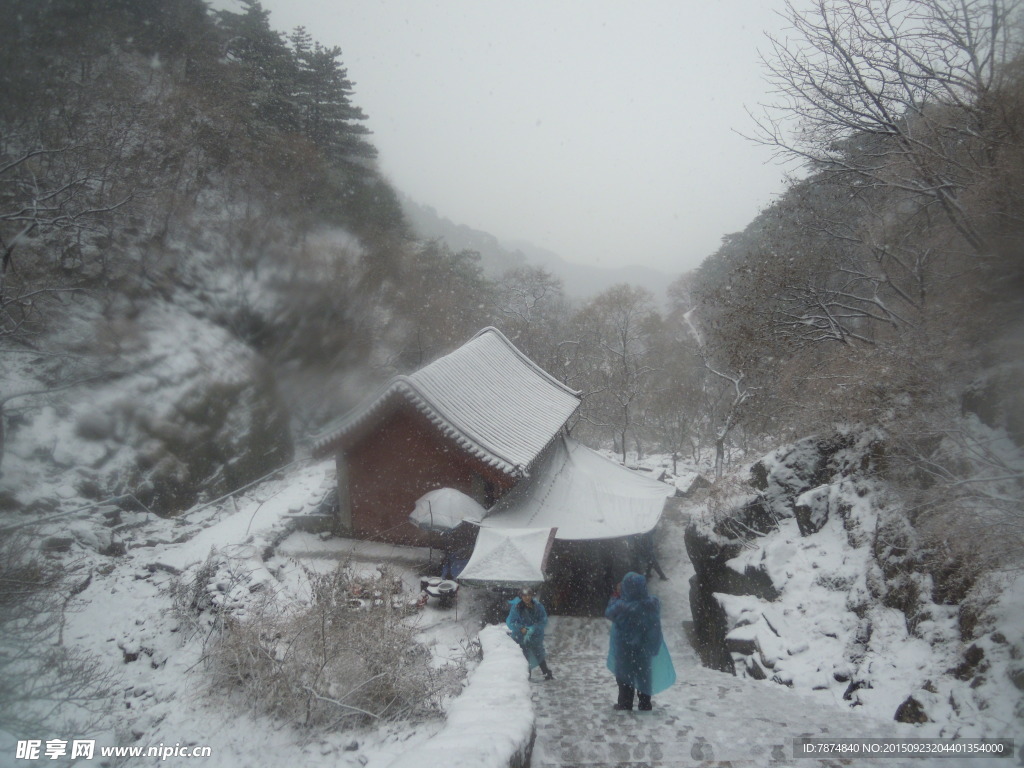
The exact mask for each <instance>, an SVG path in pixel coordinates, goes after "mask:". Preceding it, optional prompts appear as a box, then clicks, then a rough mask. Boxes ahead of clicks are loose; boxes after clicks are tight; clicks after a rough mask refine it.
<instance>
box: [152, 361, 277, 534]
mask: <svg viewBox="0 0 1024 768" xmlns="http://www.w3.org/2000/svg"><path fill="white" fill-rule="evenodd" d="M247 372H248V376H247V377H235V378H234V379H233V380H231V381H222V380H216V379H212V380H211V379H206V378H203V379H198V380H196V381H194V382H193V383H192V385H191V386H190V387H189V388H188V389H187V390H186V391H185V392H184V393H183V394H182V395H181V396H180V397H179V398H178V399H177V401H175V402H174V404H173V407H172V408H171V409H167V410H165V411H163V412H162V413H161V414H160V415H159V416H151V415H149V414H146V413H140V414H139V415H138V421H137V424H138V428H139V432H140V433H141V444H140V446H139V449H138V452H137V468H138V475H139V480H140V482H139V485H138V486H137V488H138V490H137V492H136V495H137V496H139V498H140V500H141V501H142V502H143V503H144V504H146V505H147V506H148V507H149V508H150V509H151V510H152V511H154V512H157V513H158V514H173V513H174V512H176V511H178V510H181V509H185V508H187V507H189V506H191V505H192V504H194V503H195V502H196V500H197V499H198V497H199V494H200V493H201V492H205V493H206V494H207V495H209V496H217V495H220V494H223V493H227V492H228V491H230V490H232V489H234V488H238V487H240V486H242V485H245V484H246V483H248V482H251V481H253V480H256V479H258V478H259V477H262V476H263V475H265V474H267V473H268V472H270V471H271V470H273V469H274V468H276V467H279V466H281V465H282V464H285V463H287V462H288V461H290V460H291V457H292V453H293V446H292V441H291V434H290V430H289V427H288V413H287V410H286V408H285V406H284V404H283V401H282V400H281V398H280V396H279V394H278V392H277V388H276V385H275V382H274V379H273V376H272V375H271V374H270V371H269V370H268V369H267V367H266V365H265V364H264V363H262V361H260V360H259V359H258V358H254V359H253V360H252V361H251V362H250V363H249V365H248V370H247Z"/></svg>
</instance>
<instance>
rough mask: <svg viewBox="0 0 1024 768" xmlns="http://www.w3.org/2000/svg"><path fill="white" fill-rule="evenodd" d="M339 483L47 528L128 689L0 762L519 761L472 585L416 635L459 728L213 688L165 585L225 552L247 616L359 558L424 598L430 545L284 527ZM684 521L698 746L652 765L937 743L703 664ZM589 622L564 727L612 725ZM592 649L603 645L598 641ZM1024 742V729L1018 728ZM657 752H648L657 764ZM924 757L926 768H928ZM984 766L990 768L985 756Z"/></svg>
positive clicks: (664, 594) (542, 753)
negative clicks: (181, 748)
mask: <svg viewBox="0 0 1024 768" xmlns="http://www.w3.org/2000/svg"><path fill="white" fill-rule="evenodd" d="M332 482H333V467H332V464H331V462H308V461H304V462H297V463H296V464H295V465H294V466H293V467H291V468H290V469H289V470H288V471H287V472H286V473H282V475H281V476H278V477H277V478H275V479H271V480H269V481H267V482H265V483H263V484H261V485H259V486H256V487H254V488H252V489H250V490H248V491H246V492H244V493H242V494H240V495H239V496H238V497H232V498H230V499H227V500H224V501H223V502H220V503H219V504H216V505H212V506H210V507H206V508H200V509H197V510H195V511H193V512H192V513H189V514H187V515H185V516H184V517H183V518H180V519H175V520H165V519H159V518H156V517H153V516H148V515H142V514H126V515H125V522H124V523H123V524H122V526H121V527H118V528H115V529H114V533H113V537H114V538H115V539H120V540H121V541H122V542H123V543H125V545H126V546H127V552H126V554H124V555H122V556H120V557H116V558H111V557H106V556H102V555H99V554H97V553H96V551H95V547H96V545H97V542H98V541H99V542H100V543H102V540H103V538H104V536H103V531H105V530H107V531H108V534H107V535H109V530H108V529H107V528H106V527H105V526H103V525H102V520H97V519H96V516H95V514H93V513H91V512H89V511H86V512H82V513H79V514H74V515H69V516H68V517H67V518H64V519H59V520H56V521H52V522H51V523H48V524H47V525H46V526H43V528H44V529H47V530H48V531H49V533H50V534H51V535H52V534H54V533H57V532H62V531H63V532H69V531H70V532H71V534H72V535H73V536H74V538H75V542H74V544H73V545H72V550H71V552H68V553H64V554H62V555H59V556H60V557H62V558H63V559H64V560H65V562H66V563H68V564H69V567H70V568H71V569H72V571H73V572H74V573H75V574H77V575H78V578H77V579H76V580H77V581H81V580H82V579H84V578H85V577H86V576H87V575H88V576H90V577H91V580H90V581H89V582H88V586H87V587H86V588H85V589H84V591H82V592H81V593H80V594H78V595H76V596H75V597H74V598H73V599H72V600H71V601H70V603H69V611H68V613H67V616H66V618H65V624H64V629H63V638H64V642H65V643H67V644H69V645H73V646H75V647H77V648H81V649H83V650H87V651H89V652H91V653H93V654H95V656H96V657H97V658H98V659H99V660H100V662H101V664H102V665H104V667H106V668H107V669H109V670H111V671H112V672H114V673H116V674H117V675H118V676H119V678H120V682H119V684H118V686H117V689H116V692H115V695H114V696H113V697H112V699H111V700H110V701H109V702H108V707H109V710H108V712H109V715H110V718H109V720H108V722H107V724H106V726H105V728H104V729H103V730H102V731H99V730H97V731H92V732H89V733H71V732H63V731H61V729H60V726H55V727H54V729H53V731H52V732H45V733H9V732H2V731H3V728H2V724H0V765H30V764H32V762H31V761H27V760H19V759H16V758H15V757H14V756H15V754H16V748H17V747H16V742H17V741H19V740H26V739H38V740H41V741H42V742H43V743H44V744H45V742H46V740H48V739H67V740H71V739H77V738H86V739H96V740H97V743H98V745H111V746H113V745H124V746H127V745H144V746H155V745H166V746H173V745H178V744H180V745H192V746H208V747H210V748H211V750H212V754H211V756H210V757H208V758H204V759H202V760H201V761H200V763H201V764H203V765H208V766H224V767H225V768H234V767H235V766H264V765H265V766H270V765H334V766H371V768H378V767H379V768H385V766H391V765H396V766H403V768H404V767H405V766H411V765H416V766H429V765H438V766H442V765H443V766H460V765H466V766H470V765H473V766H484V767H486V766H492V765H493V766H495V767H496V768H497V767H499V766H503V765H505V764H507V763H506V760H507V756H508V753H509V751H510V750H511V751H514V750H515V749H516V748H518V747H520V746H521V745H522V743H523V742H524V741H525V740H526V739H527V734H528V731H529V724H530V722H531V719H532V717H533V707H534V704H533V702H531V697H530V694H529V692H530V691H531V690H532V691H533V692H534V696H533V699H534V701H536V697H537V696H539V695H541V694H540V692H539V689H538V686H537V685H532V686H531V684H529V683H527V681H526V677H525V664H524V662H523V659H522V656H521V655H520V654H519V652H518V649H517V648H516V647H515V646H514V645H510V641H507V639H506V638H505V637H504V635H503V633H502V632H501V630H500V628H498V629H497V630H488V631H487V633H484V635H483V637H482V638H480V639H481V640H482V643H483V646H484V650H485V655H484V658H483V661H482V662H479V663H477V662H475V661H474V641H475V640H476V639H477V635H478V631H479V628H480V618H481V616H482V613H483V611H482V605H483V602H484V600H485V595H484V594H483V593H482V592H481V591H480V590H477V589H473V588H463V590H462V594H461V595H460V601H459V605H458V611H457V612H456V610H454V609H441V608H438V607H437V606H435V605H427V606H426V607H425V608H424V609H423V610H422V612H420V613H419V615H418V621H419V629H420V638H421V639H422V640H423V642H425V643H426V644H427V645H428V646H429V647H430V648H431V651H432V654H433V658H434V662H435V664H437V665H443V664H445V663H446V662H449V661H456V662H458V661H465V660H468V666H469V669H470V675H469V678H468V681H467V686H466V688H465V689H464V691H463V693H462V695H460V696H458V697H457V698H455V699H453V700H451V701H449V702H448V705H447V714H448V722H447V723H445V722H442V721H441V720H425V721H421V722H415V723H401V724H388V725H385V726H383V727H381V728H379V729H371V730H365V729H364V730H360V731H355V732H353V731H338V732H329V733H317V734H315V735H311V734H309V733H305V732H300V731H297V730H294V729H292V728H290V727H288V726H284V725H282V724H280V723H277V722H273V721H271V720H270V719H268V718H265V717H260V716H256V715H253V714H252V713H251V712H248V711H245V710H243V709H241V708H239V707H236V706H235V705H234V703H233V702H232V701H231V700H230V699H228V698H226V697H224V696H219V695H216V694H211V692H209V691H208V690H207V687H206V685H205V683H206V675H205V673H204V666H203V652H204V645H203V638H202V637H201V636H196V635H192V634H190V633H189V632H188V631H187V630H188V628H187V627H184V626H182V625H181V623H180V621H179V619H178V618H176V616H175V614H174V613H173V612H172V610H171V608H172V605H171V597H170V594H169V587H170V584H171V582H172V581H173V580H174V579H175V573H186V574H187V573H188V572H189V569H194V568H197V567H198V566H199V565H201V564H202V563H203V562H204V561H205V560H206V558H207V557H208V556H209V555H210V553H211V551H212V550H215V551H216V552H217V553H218V561H217V562H218V563H219V564H220V566H219V567H220V568H221V570H222V572H223V574H224V580H223V589H218V590H217V592H216V594H214V595H213V597H214V598H215V599H216V600H220V601H223V602H224V603H226V604H234V605H235V607H236V608H244V605H245V601H246V599H247V595H248V593H249V585H252V584H256V583H260V582H263V583H266V584H272V585H275V586H276V587H278V588H280V589H282V590H285V591H287V590H292V591H293V592H294V593H295V594H296V595H299V596H300V597H301V591H302V589H303V578H302V566H305V567H306V568H309V569H312V570H324V569H327V568H330V567H333V566H335V565H336V564H337V563H339V562H342V561H346V560H349V561H351V562H352V563H353V565H354V567H357V568H364V569H366V570H368V571H374V570H375V569H376V568H377V566H378V564H380V563H384V562H388V563H392V564H394V566H395V567H397V568H398V569H399V572H400V573H401V575H402V578H403V580H404V581H405V583H406V584H407V585H408V587H409V593H410V594H411V595H415V593H416V590H417V588H418V578H417V575H416V568H417V566H418V564H420V563H422V561H423V560H424V559H425V558H429V557H430V553H429V552H427V551H424V550H410V549H407V548H397V547H389V546H385V545H379V544H370V543H366V542H354V541H348V540H340V539H324V538H323V537H320V536H317V535H313V534H307V533H292V534H290V535H286V533H287V530H288V521H289V518H295V517H298V516H301V515H303V514H306V513H308V512H310V511H312V510H313V509H314V508H315V507H316V505H317V504H318V503H319V502H320V500H321V499H322V497H323V495H324V493H325V491H326V489H327V488H329V487H330V485H331V483H332ZM72 501H73V500H72ZM69 506H71V505H70V504H69ZM685 514H688V510H687V509H686V508H685V507H683V508H682V509H681V510H680V511H677V512H676V513H674V515H676V517H675V522H671V521H670V525H669V526H668V530H667V531H666V533H667V535H666V537H665V538H664V543H663V545H662V549H661V560H662V564H663V566H664V567H665V568H666V570H667V571H668V572H669V574H670V576H671V577H672V578H671V580H670V581H668V582H658V581H655V582H654V585H655V589H656V591H657V592H658V594H660V596H661V598H662V600H663V603H664V605H665V614H666V627H667V628H668V634H669V638H670V640H671V642H672V644H673V653H674V657H675V659H676V665H677V670H678V672H679V683H677V685H676V686H675V687H674V688H673V689H670V691H667V692H666V693H664V694H662V695H661V696H660V697H658V698H657V700H656V701H657V704H658V705H659V707H660V708H662V709H663V710H664V711H671V712H672V713H673V714H674V715H675V716H676V718H677V720H676V721H674V723H673V725H675V724H682V725H684V726H685V727H686V728H687V729H689V730H688V731H687V733H688V734H689V736H690V741H689V742H685V745H686V746H687V747H688V751H687V752H686V754H682V755H673V754H663V756H662V760H660V761H653V762H652V764H666V765H669V764H671V765H677V764H678V765H700V764H702V761H705V760H708V761H710V760H714V761H719V760H723V759H737V760H740V761H741V762H740V763H738V764H761V762H764V761H767V762H766V763H765V764H774V765H788V764H796V765H807V766H811V765H814V764H815V763H817V762H818V761H816V760H799V761H793V760H792V759H791V758H789V757H786V758H785V759H782V760H780V759H779V758H780V753H778V751H777V750H776V751H773V750H772V749H771V747H772V745H775V746H778V745H780V744H781V745H788V744H790V743H791V741H790V740H791V739H793V738H795V737H797V736H799V735H802V734H807V733H811V734H815V733H821V734H823V735H824V734H825V733H827V734H828V735H831V736H837V737H839V736H841V737H857V736H867V735H881V734H886V735H892V734H903V735H906V734H910V735H914V736H931V735H934V734H936V733H937V729H938V725H936V724H930V725H927V726H921V727H912V726H901V725H898V724H896V723H892V722H890V721H888V718H883V717H882V716H881V714H880V713H879V712H868V713H864V712H855V711H851V710H850V709H849V708H848V707H847V706H846V705H845V704H843V703H842V702H841V701H840V702H837V701H835V700H834V699H835V697H834V692H833V691H832V690H823V691H818V692H810V691H793V690H789V689H786V688H784V687H782V686H778V685H776V684H773V683H770V682H760V683H757V682H754V681H751V680H741V679H738V678H734V677H732V676H728V675H723V674H722V673H717V672H713V671H711V670H707V669H703V668H701V667H699V665H698V662H697V660H696V655H695V654H694V653H693V652H692V650H690V649H688V647H687V645H686V643H685V641H684V635H683V633H682V631H681V630H682V627H683V622H684V621H686V620H687V619H688V611H689V606H688V584H687V579H688V574H689V571H688V569H689V568H690V566H689V563H688V562H687V560H686V556H685V552H684V550H683V544H682V536H681V527H680V526H681V519H682V518H681V516H683V515H685ZM282 537H283V538H282ZM272 543H276V548H275V550H274V554H273V556H272V557H270V558H267V559H264V553H265V552H266V551H267V547H268V546H269V545H271V544H272ZM434 556H436V554H435V555H434ZM238 574H243V575H244V580H239V581H233V580H232V579H233V578H235V577H236V576H238ZM243 584H244V585H245V586H244V588H243V587H242V585H243ZM594 621H595V622H596V628H592V629H591V630H588V632H589V634H588V632H583V633H581V634H578V635H576V637H577V638H578V639H579V646H578V647H573V646H572V645H569V646H565V645H563V644H562V643H561V641H559V640H558V622H557V620H556V622H555V623H554V626H553V628H552V647H551V651H552V667H553V668H554V669H555V670H556V675H558V676H559V677H562V675H561V674H560V670H565V671H567V670H568V669H569V668H570V667H569V664H568V663H562V665H561V667H560V666H559V663H560V662H559V660H560V659H562V661H563V662H564V661H565V657H567V656H569V657H578V663H581V664H583V665H584V667H585V668H586V669H587V670H590V671H589V672H584V673H580V674H579V675H578V677H579V679H580V680H587V679H590V678H588V675H591V674H593V675H594V676H595V677H594V678H593V680H594V681H595V682H594V684H593V685H592V686H591V687H589V688H587V689H586V691H585V692H583V693H582V694H580V695H578V696H575V698H574V699H573V702H574V704H573V706H572V707H570V708H568V709H565V708H563V711H562V712H561V715H560V716H561V717H562V718H563V722H562V724H561V725H559V727H562V728H565V727H568V728H577V730H579V729H582V728H583V727H584V726H585V724H586V722H588V719H587V718H591V719H592V720H593V721H594V722H598V721H599V719H600V718H603V717H606V716H608V709H607V705H609V704H610V703H611V695H612V691H613V685H612V683H611V680H610V675H608V674H607V672H606V671H604V670H603V669H602V665H603V648H602V647H601V645H600V643H601V642H602V638H603V632H604V628H603V626H602V622H601V621H600V620H594ZM1013 621H1014V622H1016V623H1011V622H1010V619H1009V618H1008V619H1007V625H1006V630H1007V631H1015V630H1019V629H1020V616H1019V615H1018V616H1015V617H1013ZM588 637H589V638H590V639H587V638H588ZM588 643H590V644H596V645H594V646H593V647H590V646H588V645H587V644H588ZM588 665H589V666H588ZM605 678H608V679H605ZM563 682H567V681H561V680H556V681H555V683H554V684H553V685H560V684H562V683H563ZM712 689H714V690H712ZM551 690H552V691H555V690H557V689H556V688H552V689H551ZM591 702H592V704H591ZM617 714H618V713H617ZM541 715H542V717H543V716H545V715H543V713H541ZM638 715H639V713H637V715H634V716H633V717H637V716H638ZM652 722H661V723H664V722H665V721H664V720H663V721H652ZM539 724H541V723H539ZM823 724H827V725H828V726H829V729H828V730H827V731H825V730H823ZM636 728H640V730H636ZM631 729H634V730H633V731H631ZM678 730H679V729H677V731H678ZM579 732H581V733H582V731H579ZM640 733H646V731H643V730H642V726H635V725H634V724H633V721H626V722H625V724H624V725H623V726H622V729H621V735H622V737H623V738H624V739H627V740H631V741H636V739H637V736H638V735H639V734H640ZM649 733H650V738H651V739H654V740H656V739H660V738H665V739H667V737H666V736H665V734H664V733H663V732H661V731H657V730H655V731H651V732H649ZM1017 733H1018V734H1020V733H1022V731H1021V730H1019V729H1018V730H1017ZM659 734H660V735H659ZM676 735H677V736H678V734H676ZM673 738H675V737H673ZM698 740H699V742H698ZM670 742H671V743H672V744H678V743H679V742H678V741H672V740H671V739H669V740H667V741H666V742H665V743H666V745H668V744H669V743H670ZM757 744H760V745H765V749H766V750H767V751H765V752H764V753H763V754H762V755H761V757H760V758H756V759H755V758H754V757H751V754H752V753H751V750H750V748H748V749H747V751H746V752H742V750H740V747H742V746H744V745H747V746H748V747H749V745H757ZM695 745H696V746H695ZM700 745H708V748H709V749H710V750H711V751H710V752H705V751H704V746H700ZM1019 746H1020V745H1019V744H1018V748H1019ZM554 749H555V747H554V746H552V743H551V742H547V741H545V738H544V735H543V733H541V735H540V736H539V737H538V742H537V754H536V756H535V764H536V765H538V766H539V765H545V764H548V763H550V762H551V758H552V754H553V750H554ZM605 749H606V751H604V752H601V751H600V750H598V751H597V752H596V753H595V754H593V755H592V757H591V759H590V760H589V762H590V763H591V764H594V765H599V764H604V765H615V764H619V763H621V762H622V759H621V758H622V755H621V752H618V751H616V750H615V749H613V746H612V743H611V742H609V744H608V746H607V747H606V748H605ZM694 749H696V751H694ZM97 754H98V747H97ZM788 754H791V753H787V755H788ZM645 759H646V760H648V761H650V760H652V758H651V756H650V755H649V754H648V755H647V757H646V758H645ZM743 761H746V762H743ZM751 761H752V762H751ZM62 762H65V761H64V760H62V759H61V760H53V761H52V760H47V759H45V758H44V759H41V760H39V761H38V764H44V763H45V764H61V763H62ZM100 762H101V761H100V759H99V758H98V757H96V758H94V759H93V760H91V761H90V760H81V761H79V764H80V765H88V764H90V763H96V764H100ZM188 762H195V760H190V759H187V758H174V757H172V758H169V759H166V760H161V759H160V758H159V757H152V758H133V759H130V760H127V761H125V762H124V764H126V765H135V764H139V765H156V764H166V765H174V764H183V763H188ZM935 762H936V764H941V765H962V764H965V763H964V762H958V761H952V762H950V761H942V762H941V763H939V762H938V761H935ZM703 764H715V763H710V762H708V763H703ZM718 764H721V763H718ZM821 764H826V763H821ZM827 764H830V765H831V764H836V765H838V764H840V763H839V762H831V763H827ZM841 764H847V765H859V764H858V763H841ZM864 764H865V765H866V764H868V763H866V762H865V763H864ZM887 764H889V765H892V764H893V763H892V762H887ZM912 764H913V765H915V766H919V765H926V764H928V763H927V762H925V761H916V760H915V761H914V762H913V763H912ZM984 764H985V765H993V763H991V762H989V761H985V763H984ZM998 764H1005V763H998Z"/></svg>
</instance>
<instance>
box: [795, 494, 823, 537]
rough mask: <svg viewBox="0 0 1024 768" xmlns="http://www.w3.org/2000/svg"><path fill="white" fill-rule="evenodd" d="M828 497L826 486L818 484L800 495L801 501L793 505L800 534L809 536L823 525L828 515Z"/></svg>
mask: <svg viewBox="0 0 1024 768" xmlns="http://www.w3.org/2000/svg"><path fill="white" fill-rule="evenodd" d="M828 497H829V489H828V486H819V487H818V488H815V489H812V490H810V491H808V492H806V493H804V494H802V495H801V496H800V499H801V500H802V502H803V503H800V502H798V503H796V504H795V505H794V507H793V514H794V515H795V517H796V524H797V526H798V527H799V528H800V533H801V534H802V535H804V536H810V535H811V534H812V533H817V532H818V531H820V530H821V529H822V528H824V527H825V523H827V522H828V517H829V498H828Z"/></svg>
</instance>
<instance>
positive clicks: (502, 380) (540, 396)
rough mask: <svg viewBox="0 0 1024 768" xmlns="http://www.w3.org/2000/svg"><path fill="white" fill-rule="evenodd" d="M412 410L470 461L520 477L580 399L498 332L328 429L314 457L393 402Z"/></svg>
mask: <svg viewBox="0 0 1024 768" xmlns="http://www.w3.org/2000/svg"><path fill="white" fill-rule="evenodd" d="M396 395H399V396H403V397H405V398H406V399H407V400H409V401H410V402H412V403H413V405H415V406H416V407H417V408H418V409H419V410H420V411H421V412H422V413H423V414H425V415H426V416H427V417H428V418H429V419H430V420H431V421H432V422H433V423H434V424H436V425H437V426H438V427H439V428H440V429H441V431H442V432H444V434H446V435H447V436H449V437H451V438H453V439H454V440H455V441H456V442H457V443H458V444H459V445H461V446H462V447H463V448H465V449H466V450H467V451H469V452H470V453H472V454H474V455H475V456H477V457H479V458H481V459H483V460H484V461H486V462H487V463H489V464H491V465H492V466H495V467H497V468H498V469H500V470H501V471H503V472H505V473H507V474H510V475H522V474H525V473H526V468H527V467H529V466H530V464H531V463H532V462H533V461H534V459H536V458H537V456H538V455H539V454H540V452H541V451H542V450H543V449H544V447H545V446H547V445H548V443H550V442H551V439H552V438H553V437H554V436H555V435H556V434H557V433H558V430H559V429H561V427H562V425H563V424H565V422H566V421H568V419H569V417H570V416H572V414H573V413H574V412H575V411H576V409H577V408H578V407H579V403H580V400H579V393H578V392H576V391H575V390H573V389H570V388H569V387H567V386H566V385H564V384H562V383H561V382H560V381H558V380H557V379H555V378H554V377H553V376H551V375H550V374H548V373H547V372H545V371H544V370H543V369H542V368H540V367H539V366H538V365H537V364H536V363H534V362H533V361H532V360H530V359H529V358H528V357H526V355H524V354H523V353H522V352H520V351H519V350H518V349H516V347H515V346H514V345H513V344H512V342H510V341H509V340H508V339H507V338H505V336H504V335H503V334H502V333H501V331H499V330H498V329H497V328H484V329H483V330H482V331H480V332H479V333H477V334H476V335H475V336H474V337H473V338H472V339H470V340H469V341H468V342H467V343H466V344H464V345H462V346H461V347H459V348H458V349H456V350H455V351H454V352H451V353H449V354H447V355H445V356H444V357H441V358H438V359H437V360H435V361H434V362H432V363H430V364H429V365H427V366H425V367H424V368H421V369H420V370H418V371H416V372H415V373H412V374H409V375H408V376H395V377H393V378H392V379H391V380H390V381H388V383H387V384H385V385H384V387H383V388H382V389H381V390H380V391H379V392H377V394H375V395H374V396H372V397H371V398H369V399H368V400H366V401H364V402H363V403H362V404H361V405H359V406H358V407H357V408H355V409H353V410H352V411H350V412H349V413H347V414H346V415H345V416H343V417H342V418H341V419H339V420H337V421H335V422H334V423H332V424H330V425H328V427H327V428H326V429H324V431H323V432H322V433H321V434H320V435H319V436H318V437H317V438H316V439H315V440H314V450H315V451H317V452H321V451H323V450H324V449H326V448H328V447H329V446H330V445H331V444H332V443H334V442H335V441H337V440H339V439H340V438H342V437H344V436H345V435H346V434H347V433H349V432H350V431H352V430H353V429H354V428H356V427H357V426H359V425H360V424H363V423H364V422H365V421H366V420H367V419H368V418H369V417H370V416H372V415H373V414H374V413H376V412H377V411H378V410H379V409H380V408H381V407H382V406H383V405H384V404H385V403H386V402H388V401H389V400H390V399H391V398H392V397H394V396H396Z"/></svg>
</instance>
